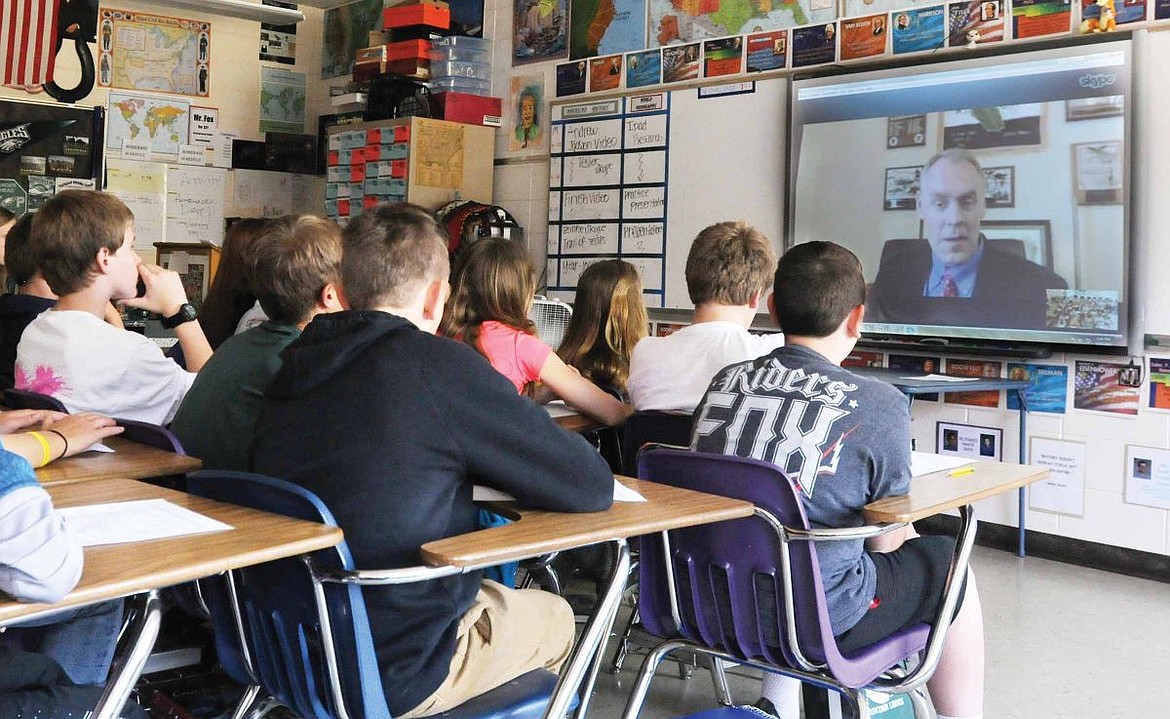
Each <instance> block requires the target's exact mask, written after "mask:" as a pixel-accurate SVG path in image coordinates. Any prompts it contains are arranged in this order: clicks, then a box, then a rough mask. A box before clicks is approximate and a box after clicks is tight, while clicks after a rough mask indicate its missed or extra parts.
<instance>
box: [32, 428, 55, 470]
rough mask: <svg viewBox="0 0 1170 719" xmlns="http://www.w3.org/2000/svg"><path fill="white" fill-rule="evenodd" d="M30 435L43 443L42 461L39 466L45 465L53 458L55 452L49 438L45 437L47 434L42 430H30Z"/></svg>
mask: <svg viewBox="0 0 1170 719" xmlns="http://www.w3.org/2000/svg"><path fill="white" fill-rule="evenodd" d="M28 435H29V436H30V437H32V438H33V439H35V440H36V441H37V442H39V443H40V445H41V463H40V464H38V465H37V467H44V466H45V465H46V464H48V463H49V460H50V459H52V458H53V452H52V450H51V449H50V448H49V440H47V439H45V435H43V434H41V433H40V432H29V433H28Z"/></svg>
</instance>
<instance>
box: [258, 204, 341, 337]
mask: <svg viewBox="0 0 1170 719" xmlns="http://www.w3.org/2000/svg"><path fill="white" fill-rule="evenodd" d="M249 269H250V272H249V274H250V275H251V277H252V289H253V291H254V292H255V293H256V299H258V300H260V307H262V308H263V309H264V314H266V315H268V319H270V320H272V321H273V322H275V323H277V324H282V325H304V324H305V323H306V322H308V321H309V320H310V319H312V318H313V316H314V315H316V314H319V313H321V312H334V311H337V310H339V309H341V304H340V303H339V302H338V300H337V287H336V286H337V284H339V283H340V281H341V230H340V228H338V227H337V225H335V224H334V223H332V222H330V221H329V220H326V219H323V218H320V217H315V216H313V215H293V216H287V217H281V218H280V219H278V220H273V221H272V222H271V223H270V224H269V225H268V229H267V230H266V231H265V232H263V233H262V234H261V235H260V237H259V238H258V239H257V241H256V242H255V246H254V247H253V249H252V264H251V267H250V268H249Z"/></svg>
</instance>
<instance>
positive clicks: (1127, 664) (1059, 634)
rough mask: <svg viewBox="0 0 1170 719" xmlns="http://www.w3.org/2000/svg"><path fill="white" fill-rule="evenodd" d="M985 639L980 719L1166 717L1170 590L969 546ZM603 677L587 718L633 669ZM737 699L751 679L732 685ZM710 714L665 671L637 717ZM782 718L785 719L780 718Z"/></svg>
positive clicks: (696, 687) (706, 692)
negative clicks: (984, 688)
mask: <svg viewBox="0 0 1170 719" xmlns="http://www.w3.org/2000/svg"><path fill="white" fill-rule="evenodd" d="M972 566H973V567H975V571H976V576H977V577H978V580H979V590H980V594H981V596H982V600H983V613H984V621H985V626H986V635H987V665H988V666H987V695H986V707H985V712H984V715H985V716H986V717H987V719H1048V718H1052V719H1082V718H1083V719H1107V718H1108V717H1126V718H1131V719H1133V718H1137V719H1154V718H1159V719H1161V718H1165V717H1170V696H1167V695H1166V694H1163V693H1162V692H1163V691H1164V690H1165V687H1166V685H1167V684H1168V683H1170V585H1167V584H1161V583H1158V582H1151V581H1147V580H1142V579H1133V578H1130V577H1123V576H1120V575H1116V574H1110V573H1107V572H1098V571H1094V570H1091V569H1084V568H1082V567H1076V566H1072V565H1068V564H1061V563H1059V562H1050V561H1046V560H1042V559H1035V558H1031V557H1029V558H1025V559H1020V558H1018V557H1016V556H1014V555H1012V554H1008V553H1006V552H1000V551H996V550H992V549H985V548H980V547H977V548H976V550H975V555H974V557H973V559H972ZM641 660H642V657H641V656H640V655H634V656H632V657H630V659H629V660H627V662H626V667H625V669H624V670H623V671H622V672H621V673H620V674H618V675H617V676H613V675H610V674H608V673H604V672H603V673H602V675H601V677H600V678H599V680H598V690H597V694H596V695H595V698H594V700H593V705H592V707H591V708H590V712H589V715H590V716H591V717H593V718H594V719H612V718H614V717H618V716H620V715H621V711H622V708H623V707H624V705H625V700H626V697H627V695H628V693H629V688H630V685H631V684H632V683H633V679H634V675H635V673H636V671H637V669H638V667H639V666H640V665H641ZM731 684H732V691H733V693H734V695H735V698H736V701H742V702H749V703H750V702H752V701H755V699H756V698H757V697H758V696H759V683H758V680H756V679H752V678H747V677H743V678H741V677H732V679H731ZM712 706H715V702H714V699H713V692H712V687H711V681H710V678H709V675H708V674H707V673H706V672H705V671H703V670H697V671H696V672H695V673H694V676H693V677H692V678H691V679H690V680H687V681H682V680H680V679H679V678H678V673H677V671H676V669H675V666H674V665H673V664H670V663H668V664H665V665H664V667H663V669H662V670H661V671H660V676H659V677H658V678H657V679H655V682H654V685H653V689H652V691H651V695H650V699H649V701H648V702H647V705H646V708H645V710H644V711H643V712H642V715H641V716H642V718H643V719H668V718H669V717H678V716H683V715H686V714H689V713H693V712H695V711H699V710H701V709H704V708H709V707H712ZM785 719H789V718H787V717H786V718H785Z"/></svg>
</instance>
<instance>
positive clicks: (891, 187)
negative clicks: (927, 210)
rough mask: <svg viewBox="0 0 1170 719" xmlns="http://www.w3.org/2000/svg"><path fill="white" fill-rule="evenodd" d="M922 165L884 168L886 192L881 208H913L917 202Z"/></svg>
mask: <svg viewBox="0 0 1170 719" xmlns="http://www.w3.org/2000/svg"><path fill="white" fill-rule="evenodd" d="M921 178H922V165H914V166H912V167H887V168H886V193H885V198H884V199H883V202H882V209H883V210H913V209H914V206H915V204H916V203H917V202H918V186H919V182H920V180H921Z"/></svg>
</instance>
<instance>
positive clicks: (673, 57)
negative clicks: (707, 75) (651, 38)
mask: <svg viewBox="0 0 1170 719" xmlns="http://www.w3.org/2000/svg"><path fill="white" fill-rule="evenodd" d="M698 77H699V43H697V42H693V43H691V44H690V45H671V46H670V47H664V48H662V81H663V82H682V81H684V80H694V79H696V78H698Z"/></svg>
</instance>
